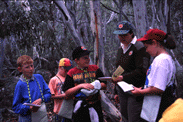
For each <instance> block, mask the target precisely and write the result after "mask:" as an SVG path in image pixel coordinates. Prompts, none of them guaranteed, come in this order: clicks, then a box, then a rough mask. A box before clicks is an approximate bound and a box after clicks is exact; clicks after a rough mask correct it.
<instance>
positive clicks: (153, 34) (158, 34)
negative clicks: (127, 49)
mask: <svg viewBox="0 0 183 122" xmlns="http://www.w3.org/2000/svg"><path fill="white" fill-rule="evenodd" d="M165 36H166V33H165V32H164V31H162V30H159V29H150V30H148V31H147V32H146V34H145V35H144V37H142V38H140V39H137V41H146V40H151V39H155V40H157V41H163V40H164V39H165Z"/></svg>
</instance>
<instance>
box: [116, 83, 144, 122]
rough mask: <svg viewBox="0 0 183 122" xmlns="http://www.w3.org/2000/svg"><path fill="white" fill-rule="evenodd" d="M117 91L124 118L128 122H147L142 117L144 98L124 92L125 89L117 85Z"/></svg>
mask: <svg viewBox="0 0 183 122" xmlns="http://www.w3.org/2000/svg"><path fill="white" fill-rule="evenodd" d="M116 89H117V93H118V96H119V102H120V111H121V114H122V116H123V120H126V121H127V122H146V121H145V120H143V119H142V118H141V117H140V113H141V110H142V103H143V99H140V97H139V99H138V97H135V96H133V95H130V94H129V93H125V92H123V90H122V89H121V88H120V87H119V86H118V85H117V86H116Z"/></svg>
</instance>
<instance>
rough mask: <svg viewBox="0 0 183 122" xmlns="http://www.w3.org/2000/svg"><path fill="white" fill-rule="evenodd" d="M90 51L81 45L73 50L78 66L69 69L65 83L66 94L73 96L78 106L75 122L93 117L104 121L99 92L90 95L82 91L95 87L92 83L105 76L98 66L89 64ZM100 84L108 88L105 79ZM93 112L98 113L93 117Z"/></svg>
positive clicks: (88, 120)
mask: <svg viewBox="0 0 183 122" xmlns="http://www.w3.org/2000/svg"><path fill="white" fill-rule="evenodd" d="M89 53H90V51H88V50H87V49H86V48H84V47H81V46H79V47H77V48H76V49H75V50H74V51H73V53H72V57H73V60H74V61H75V62H76V64H77V66H76V67H74V68H72V69H70V70H69V72H68V73H67V76H66V80H65V83H64V85H63V90H64V91H65V94H66V96H67V97H68V98H70V99H72V98H73V99H74V105H75V108H77V107H78V109H77V110H76V111H75V112H74V113H73V116H72V119H73V121H74V122H91V119H94V118H95V119H96V118H97V117H98V118H99V119H98V120H97V121H96V122H103V115H102V108H101V102H100V94H99V92H97V93H96V94H94V95H91V96H88V97H86V96H85V94H82V93H81V92H80V90H81V89H87V90H91V89H94V86H93V85H91V84H90V83H91V82H93V81H94V80H96V79H97V78H98V77H103V76H104V75H103V73H102V71H101V70H100V69H99V68H98V66H96V65H89V62H90V58H89ZM99 84H100V85H101V88H102V89H105V88H106V82H104V81H103V82H101V83H99ZM80 103H81V104H80ZM76 104H77V106H76ZM79 104H80V105H81V106H80V105H79ZM91 109H92V110H91ZM93 113H97V114H95V115H96V116H95V117H94V118H92V117H91V116H92V115H91V114H93Z"/></svg>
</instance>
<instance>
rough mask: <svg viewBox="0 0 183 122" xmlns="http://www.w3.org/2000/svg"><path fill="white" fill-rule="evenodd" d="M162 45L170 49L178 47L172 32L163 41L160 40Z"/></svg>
mask: <svg viewBox="0 0 183 122" xmlns="http://www.w3.org/2000/svg"><path fill="white" fill-rule="evenodd" d="M160 43H161V44H162V43H163V44H162V45H164V46H165V47H166V48H168V49H175V48H176V44H175V41H174V38H173V37H172V35H171V34H170V33H167V34H166V36H165V38H164V40H163V42H160Z"/></svg>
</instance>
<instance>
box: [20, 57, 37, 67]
mask: <svg viewBox="0 0 183 122" xmlns="http://www.w3.org/2000/svg"><path fill="white" fill-rule="evenodd" d="M33 62H34V61H33V60H32V58H31V57H30V56H28V55H22V56H20V57H19V58H18V59H17V65H18V67H21V66H22V65H24V64H30V63H33Z"/></svg>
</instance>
